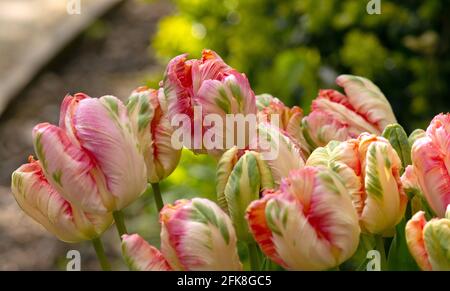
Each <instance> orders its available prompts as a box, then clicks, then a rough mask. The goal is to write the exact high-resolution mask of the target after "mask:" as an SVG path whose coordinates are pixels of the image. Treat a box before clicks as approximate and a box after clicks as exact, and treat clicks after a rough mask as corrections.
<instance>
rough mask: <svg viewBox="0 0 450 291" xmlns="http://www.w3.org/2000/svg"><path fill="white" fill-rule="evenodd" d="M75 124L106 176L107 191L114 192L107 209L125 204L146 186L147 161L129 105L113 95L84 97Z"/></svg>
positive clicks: (81, 139) (117, 207)
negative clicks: (145, 161) (137, 137)
mask: <svg viewBox="0 0 450 291" xmlns="http://www.w3.org/2000/svg"><path fill="white" fill-rule="evenodd" d="M74 125H75V129H76V135H77V137H78V140H79V141H80V144H81V146H82V147H83V149H85V150H86V151H87V152H89V154H90V156H92V157H93V159H94V160H95V162H96V164H97V165H98V167H99V168H100V170H101V172H102V174H103V176H104V179H105V182H106V189H104V191H106V192H109V193H110V194H111V195H112V197H111V198H112V199H109V201H108V209H109V210H111V211H113V210H120V209H122V208H124V207H126V206H127V205H129V204H130V203H131V202H133V201H134V200H135V199H136V198H137V197H138V196H139V195H140V194H141V193H142V192H143V191H144V190H145V188H146V186H147V173H146V167H145V163H144V161H143V159H142V156H141V153H140V152H139V150H138V142H137V139H136V137H135V136H134V135H133V133H132V129H131V125H130V122H129V119H128V116H127V110H126V107H125V106H124V105H123V104H122V102H121V101H120V100H118V99H117V98H115V97H113V96H104V97H101V98H100V99H96V98H95V99H94V98H91V99H84V100H82V101H80V103H79V105H78V109H77V111H76V113H75V116H74ZM102 190H103V189H102ZM104 195H105V196H109V195H108V194H104Z"/></svg>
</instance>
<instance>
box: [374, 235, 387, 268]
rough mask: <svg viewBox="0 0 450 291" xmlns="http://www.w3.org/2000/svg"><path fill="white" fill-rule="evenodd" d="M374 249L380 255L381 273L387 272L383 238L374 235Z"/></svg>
mask: <svg viewBox="0 0 450 291" xmlns="http://www.w3.org/2000/svg"><path fill="white" fill-rule="evenodd" d="M375 247H376V249H377V250H378V251H379V252H380V255H381V271H385V270H387V261H386V251H385V250H384V240H383V236H381V235H375Z"/></svg>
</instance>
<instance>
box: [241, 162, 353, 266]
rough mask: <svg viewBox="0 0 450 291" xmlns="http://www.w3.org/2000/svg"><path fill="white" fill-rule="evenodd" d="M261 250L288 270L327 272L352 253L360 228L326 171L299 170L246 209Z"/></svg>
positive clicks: (345, 196)
mask: <svg viewBox="0 0 450 291" xmlns="http://www.w3.org/2000/svg"><path fill="white" fill-rule="evenodd" d="M247 220H248V223H249V227H250V230H251V231H252V233H253V236H254V238H255V240H256V242H257V243H258V244H259V246H260V247H261V249H262V251H263V252H264V253H265V254H266V255H267V256H268V257H269V258H270V259H272V260H273V261H274V262H276V263H277V264H279V265H281V266H283V267H285V268H287V269H290V270H326V269H330V268H333V267H336V266H338V265H339V264H341V263H342V262H344V261H345V260H347V259H348V258H350V257H351V256H352V255H353V253H354V252H355V251H356V249H357V247H358V243H359V235H360V228H359V225H358V216H357V214H356V211H355V210H354V209H353V206H352V202H351V199H350V196H349V193H348V191H347V190H346V189H345V186H344V184H343V182H342V180H341V179H340V177H339V176H338V175H337V174H335V173H333V172H332V171H331V170H328V169H327V168H319V167H304V168H302V169H299V170H293V171H291V173H290V174H289V176H288V177H287V178H285V179H283V181H282V184H281V186H280V190H279V191H278V192H275V193H274V194H267V195H265V196H264V197H263V198H261V199H260V200H256V201H254V202H252V203H251V204H250V206H249V207H248V209H247Z"/></svg>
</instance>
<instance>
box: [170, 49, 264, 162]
mask: <svg viewBox="0 0 450 291" xmlns="http://www.w3.org/2000/svg"><path fill="white" fill-rule="evenodd" d="M186 57H187V55H186V54H183V55H180V56H177V57H175V58H173V59H172V60H171V61H170V62H169V64H168V65H167V69H166V72H165V76H164V81H163V83H162V85H163V88H164V95H165V97H166V98H165V101H166V103H167V110H168V116H169V120H170V121H171V122H172V120H174V118H176V117H177V116H180V115H184V116H187V118H189V120H190V122H191V126H189V127H186V128H185V127H183V128H182V131H183V134H184V135H188V136H191V140H192V139H193V140H194V144H195V140H196V139H198V138H199V137H198V136H197V134H196V131H195V130H192V128H194V127H196V123H197V122H199V121H200V123H201V125H202V131H201V136H200V138H201V140H200V143H201V149H197V148H194V151H195V152H199V153H202V152H204V148H206V147H205V145H204V144H203V134H204V133H205V129H206V128H205V126H204V124H205V122H204V119H205V116H207V115H210V114H216V115H218V116H219V117H220V118H222V121H223V124H226V122H225V121H224V119H225V117H226V115H227V114H243V115H244V116H246V115H248V114H252V115H255V116H256V103H255V94H254V93H253V91H252V89H251V88H250V84H249V82H248V80H247V77H246V76H245V75H244V74H241V73H239V72H238V71H236V70H235V69H233V68H231V67H230V66H228V65H227V64H225V62H224V61H223V60H222V59H221V58H220V57H219V56H218V55H217V54H216V53H215V52H213V51H211V50H203V52H202V58H201V59H199V60H186ZM194 107H201V116H196V114H195V108H194ZM230 130H233V129H231V128H225V131H224V132H227V131H230ZM225 137H226V135H225V134H223V135H222V134H219V135H218V138H220V139H221V145H223V146H224V147H223V149H229V148H231V146H233V145H236V144H234V143H232V145H231V146H230V147H227V145H229V144H230V142H229V141H225V140H224V139H225ZM185 146H186V147H189V148H191V149H192V145H190V144H188V145H185ZM206 150H207V151H208V152H211V153H213V154H214V151H212V150H208V149H207V148H206ZM216 150H218V151H220V152H223V150H221V149H216Z"/></svg>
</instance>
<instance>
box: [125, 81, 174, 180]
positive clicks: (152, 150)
mask: <svg viewBox="0 0 450 291" xmlns="http://www.w3.org/2000/svg"><path fill="white" fill-rule="evenodd" d="M163 94H164V93H163V90H162V89H160V90H154V89H148V88H147V87H140V88H138V89H136V90H135V91H133V93H132V94H131V96H130V97H129V99H128V104H127V109H128V114H129V117H130V121H131V126H132V128H133V131H134V134H135V136H136V137H137V138H138V141H139V148H140V151H141V152H142V153H143V155H144V159H145V164H146V166H147V178H148V182H150V183H158V182H160V181H161V180H163V179H164V178H166V177H167V176H169V175H170V174H171V173H172V172H173V170H175V168H176V166H177V165H178V162H179V160H180V155H181V149H174V148H173V147H172V143H171V138H172V133H173V129H172V126H171V125H170V122H169V119H168V118H167V115H166V114H165V113H164V112H163V111H162V108H161V104H160V99H162V98H163V97H162V96H161V95H163Z"/></svg>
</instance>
